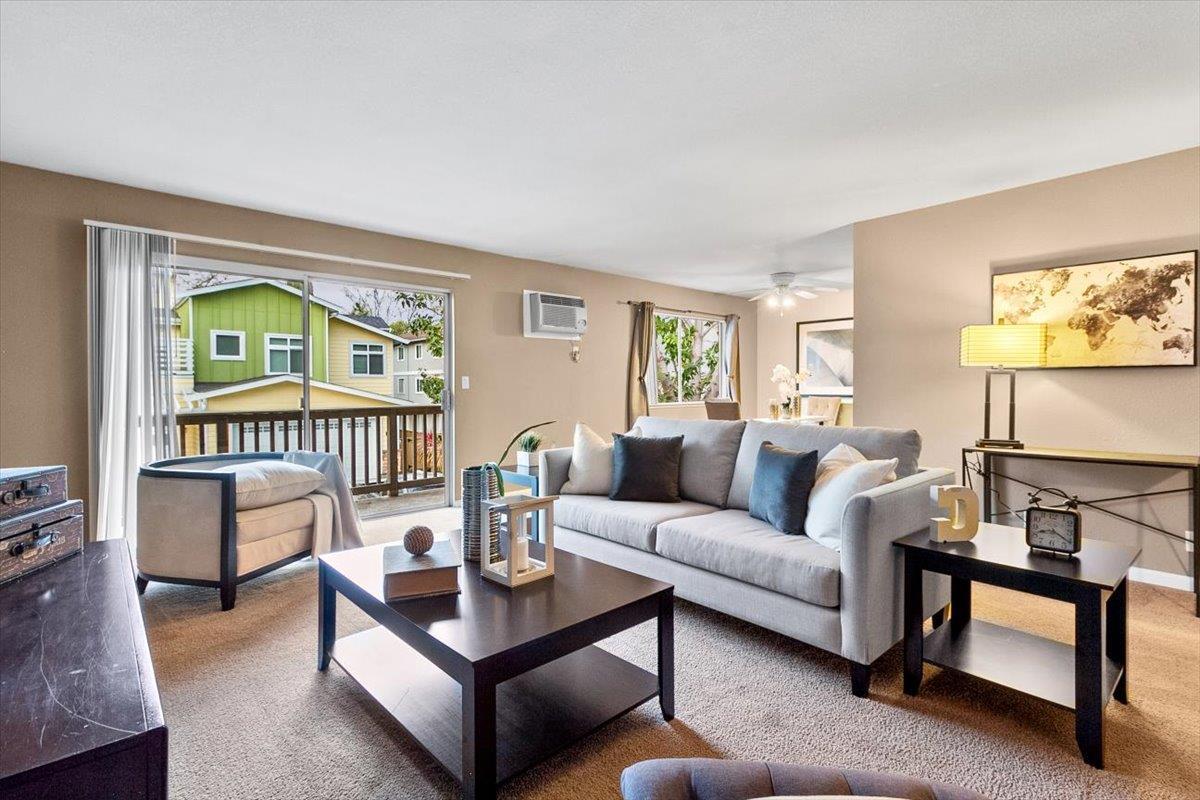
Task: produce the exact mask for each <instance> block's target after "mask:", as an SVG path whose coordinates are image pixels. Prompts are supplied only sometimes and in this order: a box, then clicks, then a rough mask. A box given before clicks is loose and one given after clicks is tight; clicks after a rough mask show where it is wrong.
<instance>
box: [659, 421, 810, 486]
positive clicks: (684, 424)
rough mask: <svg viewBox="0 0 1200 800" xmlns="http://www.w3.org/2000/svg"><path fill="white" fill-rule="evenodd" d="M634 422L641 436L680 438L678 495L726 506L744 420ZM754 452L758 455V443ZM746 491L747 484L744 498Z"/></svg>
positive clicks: (744, 425) (744, 424) (743, 428)
mask: <svg viewBox="0 0 1200 800" xmlns="http://www.w3.org/2000/svg"><path fill="white" fill-rule="evenodd" d="M635 424H636V425H637V427H638V428H640V429H641V431H642V435H643V436H682V437H683V456H682V458H681V460H680V463H679V494H680V496H681V497H682V498H683V499H684V500H694V501H695V502H697V503H707V504H708V505H710V506H719V507H723V506H724V505H725V502H726V498H727V497H728V495H729V482H730V480H731V479H732V478H733V467H734V463H735V462H736V461H737V456H738V443H739V442H740V441H741V440H742V431H743V430H745V428H746V423H745V422H744V421H742V420H716V419H666V418H664V417H638V420H637V422H636V423H635ZM809 449H811V448H809ZM754 452H755V455H757V454H758V445H757V444H756V445H755V447H754ZM749 491H750V490H749V487H747V489H746V494H747V498H749ZM744 507H745V506H743V508H744Z"/></svg>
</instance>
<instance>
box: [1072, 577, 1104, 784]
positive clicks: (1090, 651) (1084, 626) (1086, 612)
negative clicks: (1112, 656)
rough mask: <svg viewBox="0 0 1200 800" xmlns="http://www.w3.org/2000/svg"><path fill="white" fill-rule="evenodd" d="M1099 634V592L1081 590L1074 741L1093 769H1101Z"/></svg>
mask: <svg viewBox="0 0 1200 800" xmlns="http://www.w3.org/2000/svg"><path fill="white" fill-rule="evenodd" d="M1103 631H1104V606H1103V605H1102V603H1101V602H1100V590H1099V589H1088V590H1085V591H1084V592H1083V593H1082V595H1081V596H1080V597H1079V598H1078V599H1076V601H1075V741H1076V743H1078V745H1079V752H1080V753H1081V754H1082V755H1083V760H1084V761H1086V762H1087V763H1089V764H1091V765H1092V766H1093V767H1096V768H1097V769H1104V700H1103V698H1102V696H1101V695H1102V693H1103V674H1104V672H1103V670H1104V663H1103V659H1104V652H1103V647H1102V642H1103V638H1104V636H1103Z"/></svg>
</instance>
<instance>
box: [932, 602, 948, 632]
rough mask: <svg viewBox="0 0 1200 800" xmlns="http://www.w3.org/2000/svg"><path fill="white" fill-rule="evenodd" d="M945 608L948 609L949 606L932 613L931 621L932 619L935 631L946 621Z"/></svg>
mask: <svg viewBox="0 0 1200 800" xmlns="http://www.w3.org/2000/svg"><path fill="white" fill-rule="evenodd" d="M947 608H949V606H945V607H943V608H939V609H938V610H937V611H935V612H933V617H932V619H933V627H934V629H935V630H936V629H937V628H940V627H942V623H943V622H945V621H946V609H947Z"/></svg>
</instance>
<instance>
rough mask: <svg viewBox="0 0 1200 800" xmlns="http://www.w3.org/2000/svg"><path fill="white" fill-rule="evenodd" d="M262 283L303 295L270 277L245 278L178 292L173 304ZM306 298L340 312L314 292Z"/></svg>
mask: <svg viewBox="0 0 1200 800" xmlns="http://www.w3.org/2000/svg"><path fill="white" fill-rule="evenodd" d="M264 283H265V284H269V285H271V286H274V287H275V288H276V289H282V290H283V291H285V292H287V293H289V294H294V295H295V296H296V297H301V298H302V297H304V293H303V292H301V291H300V290H299V289H297V288H295V287H294V286H289V285H288V284H286V283H284V282H283V281H277V280H272V279H271V278H245V279H243V280H236V281H230V282H229V283H218V284H216V285H214V286H205V287H203V288H201V289H189V290H188V291H186V292H180V293H179V295H178V296H177V297H176V299H175V306H176V307H178V306H179V304H180V303H182V302H183V301H184V300H187V299H188V298H191V297H199V296H200V295H205V294H216V293H217V292H228V291H231V290H233V289H245V288H247V287H250V286H259V285H261V284H264ZM308 299H309V300H310V301H312V302H314V303H316V304H317V305H321V306H325V307H326V308H328V309H329V310H331V311H333V312H334V313H335V314H341V313H342V310H341V309H340V308H338V307H337V306H335V305H334V304H333V303H330V302H329V301H327V300H322V299H321V298H319V297H317V296H316V295H314V294H309V296H308Z"/></svg>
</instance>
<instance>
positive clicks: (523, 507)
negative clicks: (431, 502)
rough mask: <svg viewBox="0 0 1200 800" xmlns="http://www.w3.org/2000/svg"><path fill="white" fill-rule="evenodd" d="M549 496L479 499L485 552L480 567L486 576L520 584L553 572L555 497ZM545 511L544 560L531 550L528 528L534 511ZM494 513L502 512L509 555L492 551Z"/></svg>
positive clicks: (515, 495) (510, 586)
mask: <svg viewBox="0 0 1200 800" xmlns="http://www.w3.org/2000/svg"><path fill="white" fill-rule="evenodd" d="M557 499H558V496H557V495H553V496H550V497H532V496H530V495H527V494H506V495H504V496H503V497H497V498H495V499H494V500H483V501H481V502H480V504H479V506H480V511H481V512H482V513H481V514H480V515H479V530H480V542H481V544H482V547H483V553H482V555H481V557H480V559H479V568H480V572H482V574H483V577H485V578H487V579H488V580H492V581H495V582H496V583H499V584H501V585H503V586H507V587H508V588H510V589H511V588H513V587H514V586H520V585H522V584H525V583H529V582H531V581H536V580H539V579H541V578H549V577H550V576H551V575H553V574H554V501H555V500H557ZM543 511H544V512H545V513H546V518H545V521H544V522H543V524H542V526H541V531H542V536H543V537H544V539H545V541H544V542H543V544H544V545H545V556H544V558H543V559H542V560H539V559H536V558H534V557H532V556H531V555H530V553H529V532H530V530H532V525H531V523H532V521H533V520H534V519H535V515H537V514H539V513H541V512H543ZM492 514H499V515H500V517H501V519H500V535H501V536H503V537H505V538H506V539H507V540H508V558H504V556H503V554H502V553H503V548H502V551H501V552H500V553H493V552H492V537H491V536H490V535H489V527H490V525H491V518H492Z"/></svg>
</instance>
